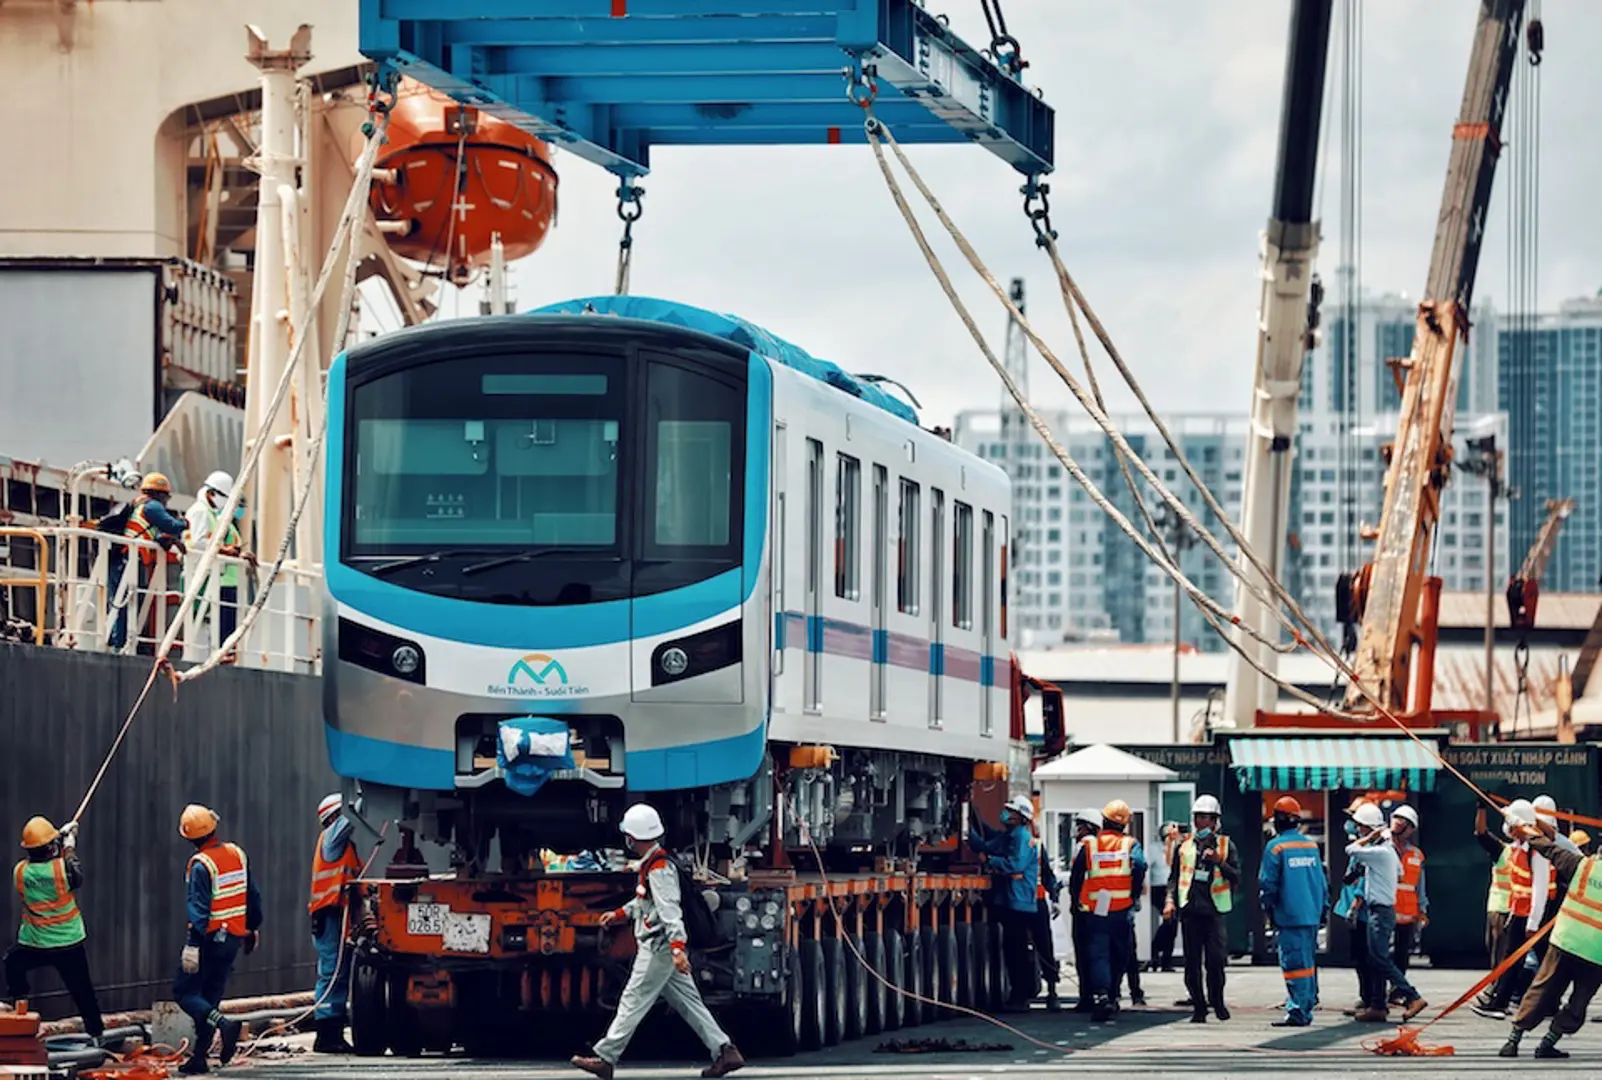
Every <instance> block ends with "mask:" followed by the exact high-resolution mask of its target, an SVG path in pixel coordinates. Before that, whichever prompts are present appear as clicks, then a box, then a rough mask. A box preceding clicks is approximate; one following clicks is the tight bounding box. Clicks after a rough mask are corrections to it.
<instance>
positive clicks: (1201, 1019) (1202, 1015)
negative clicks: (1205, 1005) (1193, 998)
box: [1190, 1009, 1207, 1024]
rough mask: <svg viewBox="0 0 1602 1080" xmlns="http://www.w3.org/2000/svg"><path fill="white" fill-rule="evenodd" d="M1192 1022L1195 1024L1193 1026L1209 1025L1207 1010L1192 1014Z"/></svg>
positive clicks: (1198, 1010)
mask: <svg viewBox="0 0 1602 1080" xmlns="http://www.w3.org/2000/svg"><path fill="white" fill-rule="evenodd" d="M1190 1022H1191V1023H1193V1024H1205V1023H1207V1010H1206V1009H1197V1010H1196V1011H1195V1012H1193V1013H1191V1014H1190Z"/></svg>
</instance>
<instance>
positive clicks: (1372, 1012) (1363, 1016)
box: [1352, 1009, 1390, 1024]
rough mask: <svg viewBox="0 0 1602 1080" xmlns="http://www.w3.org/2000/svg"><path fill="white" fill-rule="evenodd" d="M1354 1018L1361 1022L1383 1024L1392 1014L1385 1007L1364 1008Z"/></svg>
mask: <svg viewBox="0 0 1602 1080" xmlns="http://www.w3.org/2000/svg"><path fill="white" fill-rule="evenodd" d="M1352 1019H1353V1020H1356V1021H1357V1022H1358V1023H1359V1024H1383V1023H1385V1022H1386V1021H1387V1020H1389V1019H1390V1014H1389V1013H1387V1012H1386V1011H1385V1010H1384V1009H1362V1010H1360V1011H1359V1012H1358V1014H1357V1015H1356V1016H1354V1017H1352Z"/></svg>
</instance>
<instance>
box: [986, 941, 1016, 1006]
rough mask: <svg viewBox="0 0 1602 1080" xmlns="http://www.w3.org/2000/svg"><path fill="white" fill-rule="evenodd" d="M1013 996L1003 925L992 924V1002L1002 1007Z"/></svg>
mask: <svg viewBox="0 0 1602 1080" xmlns="http://www.w3.org/2000/svg"><path fill="white" fill-rule="evenodd" d="M1011 996H1012V980H1011V979H1009V978H1008V977H1007V953H1006V949H1005V946H1004V945H1003V944H1002V941H1001V924H1000V923H991V924H990V1000H991V1004H992V1005H993V1006H1000V1005H1001V1004H1002V1003H1003V1002H1005V1001H1007V1000H1009V999H1010V998H1011Z"/></svg>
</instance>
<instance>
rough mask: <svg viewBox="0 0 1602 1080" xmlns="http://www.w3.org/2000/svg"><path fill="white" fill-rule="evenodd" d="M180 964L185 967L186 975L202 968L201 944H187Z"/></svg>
mask: <svg viewBox="0 0 1602 1080" xmlns="http://www.w3.org/2000/svg"><path fill="white" fill-rule="evenodd" d="M179 966H181V967H182V968H183V969H184V974H185V975H193V974H194V973H195V972H197V971H199V970H200V946H199V945H185V946H184V952H183V959H182V960H181V961H180V964H179Z"/></svg>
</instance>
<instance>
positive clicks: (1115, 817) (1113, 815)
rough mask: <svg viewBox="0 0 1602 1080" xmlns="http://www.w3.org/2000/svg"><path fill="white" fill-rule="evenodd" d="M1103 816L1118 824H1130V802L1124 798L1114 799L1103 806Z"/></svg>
mask: <svg viewBox="0 0 1602 1080" xmlns="http://www.w3.org/2000/svg"><path fill="white" fill-rule="evenodd" d="M1101 816H1102V818H1103V819H1105V820H1107V821H1111V822H1114V823H1115V824H1118V825H1128V824H1129V804H1128V803H1126V802H1124V800H1122V799H1114V800H1113V801H1112V802H1110V803H1108V804H1107V805H1106V806H1104V807H1102V808H1101Z"/></svg>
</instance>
